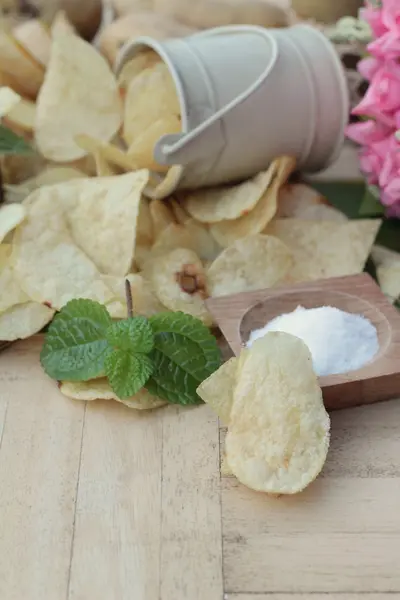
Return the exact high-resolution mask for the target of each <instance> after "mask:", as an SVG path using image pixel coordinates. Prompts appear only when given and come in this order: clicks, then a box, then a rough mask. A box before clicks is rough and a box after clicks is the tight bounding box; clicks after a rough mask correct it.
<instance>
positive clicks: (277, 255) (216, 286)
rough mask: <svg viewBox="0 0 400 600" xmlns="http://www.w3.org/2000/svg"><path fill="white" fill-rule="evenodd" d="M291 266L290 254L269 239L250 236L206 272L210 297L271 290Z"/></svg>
mask: <svg viewBox="0 0 400 600" xmlns="http://www.w3.org/2000/svg"><path fill="white" fill-rule="evenodd" d="M292 266H293V258H292V253H291V252H290V250H289V248H288V247H287V246H285V244H283V243H282V242H281V241H280V240H278V239H277V238H275V237H272V236H270V235H261V234H259V235H252V236H249V237H246V238H242V239H241V240H238V241H237V242H235V243H234V244H232V246H229V248H226V249H225V250H224V251H223V252H222V253H221V254H220V255H219V256H218V258H216V259H215V261H214V262H213V263H212V265H211V267H210V268H209V269H208V271H207V279H208V286H209V291H210V295H211V296H226V295H228V294H236V293H238V292H246V291H250V290H256V289H262V288H268V287H272V286H273V285H275V284H276V283H278V282H279V281H281V280H282V279H283V278H284V277H285V275H286V274H287V273H288V272H289V270H290V269H291V267H292Z"/></svg>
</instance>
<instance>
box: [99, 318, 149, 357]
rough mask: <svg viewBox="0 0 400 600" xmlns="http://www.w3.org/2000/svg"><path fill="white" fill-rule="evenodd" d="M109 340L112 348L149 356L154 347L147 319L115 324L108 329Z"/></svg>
mask: <svg viewBox="0 0 400 600" xmlns="http://www.w3.org/2000/svg"><path fill="white" fill-rule="evenodd" d="M106 336H107V340H108V342H109V344H111V346H114V347H115V348H120V349H121V350H131V351H132V352H140V353H142V354H148V353H149V352H150V351H151V350H152V349H153V347H154V335H153V330H152V328H151V325H150V323H149V321H148V319H146V318H145V317H133V318H131V319H125V320H123V321H118V322H117V323H113V324H112V325H111V326H110V327H109V328H108V329H107V334H106Z"/></svg>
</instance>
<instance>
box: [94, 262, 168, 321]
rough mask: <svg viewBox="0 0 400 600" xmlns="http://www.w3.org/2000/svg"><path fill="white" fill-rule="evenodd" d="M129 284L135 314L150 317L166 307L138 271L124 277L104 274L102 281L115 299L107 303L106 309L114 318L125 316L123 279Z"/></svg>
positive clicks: (163, 310)
mask: <svg viewBox="0 0 400 600" xmlns="http://www.w3.org/2000/svg"><path fill="white" fill-rule="evenodd" d="M126 279H127V280H128V281H129V283H130V286H131V292H132V301H133V312H134V314H135V315H142V316H143V317H151V316H152V315H156V314H157V313H159V312H166V311H167V310H168V309H167V308H166V307H165V306H163V305H162V304H161V302H160V301H159V299H158V298H157V296H156V294H155V292H154V291H153V290H152V288H151V285H150V283H149V282H148V281H146V280H145V279H144V277H142V275H140V274H139V273H130V274H129V275H127V276H126V277H114V276H113V275H105V276H104V281H105V283H106V285H107V287H109V288H110V289H111V290H112V292H113V293H114V295H115V300H114V301H113V302H112V303H109V304H107V308H108V311H109V313H110V315H111V316H112V317H113V318H114V319H125V318H126V316H127V304H126V296H125V280H126Z"/></svg>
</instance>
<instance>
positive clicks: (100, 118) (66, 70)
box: [35, 32, 122, 162]
mask: <svg viewBox="0 0 400 600" xmlns="http://www.w3.org/2000/svg"><path fill="white" fill-rule="evenodd" d="M121 121H122V104H121V100H120V96H119V91H118V85H117V82H116V79H115V77H114V75H113V73H112V72H111V70H110V68H109V66H108V64H107V62H106V61H105V59H104V58H103V57H102V56H101V55H100V54H99V53H98V52H97V50H96V49H95V48H94V47H93V46H91V45H90V44H89V43H87V42H85V41H84V40H83V39H81V38H80V37H78V36H76V35H74V34H71V33H66V32H65V33H61V34H59V35H57V36H56V37H55V38H54V40H53V43H52V49H51V57H50V61H49V66H48V69H47V72H46V77H45V80H44V83H43V86H42V88H41V90H40V93H39V96H38V101H37V114H36V132H35V137H36V143H37V146H38V148H39V150H40V152H41V153H42V154H43V156H45V157H46V158H48V159H50V160H54V161H56V162H68V161H72V160H76V159H78V158H81V157H83V156H85V154H86V152H85V150H82V148H80V147H79V146H78V145H77V143H76V141H75V137H76V136H77V135H80V134H86V135H89V136H93V137H94V138H96V139H99V140H101V141H103V142H108V141H109V140H110V139H112V138H113V136H114V135H115V134H116V133H117V131H118V130H119V127H120V125H121Z"/></svg>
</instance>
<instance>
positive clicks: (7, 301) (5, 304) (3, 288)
mask: <svg viewBox="0 0 400 600" xmlns="http://www.w3.org/2000/svg"><path fill="white" fill-rule="evenodd" d="M29 300H30V298H29V297H28V296H27V295H26V294H25V292H24V291H23V290H22V289H21V286H20V285H19V283H18V281H17V280H16V278H15V275H14V271H13V268H12V266H11V244H0V313H2V312H3V311H5V310H8V309H9V308H11V307H12V306H15V305H16V304H22V303H24V302H28V301H29Z"/></svg>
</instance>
